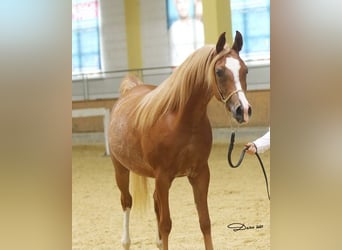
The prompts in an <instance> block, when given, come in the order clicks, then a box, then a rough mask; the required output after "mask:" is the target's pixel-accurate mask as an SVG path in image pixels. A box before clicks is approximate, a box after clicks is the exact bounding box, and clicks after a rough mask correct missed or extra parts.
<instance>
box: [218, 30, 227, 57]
mask: <svg viewBox="0 0 342 250" xmlns="http://www.w3.org/2000/svg"><path fill="white" fill-rule="evenodd" d="M224 45H226V32H223V33H222V34H221V35H220V37H219V39H218V41H217V43H216V53H217V54H218V53H220V52H221V51H222V50H223V48H224Z"/></svg>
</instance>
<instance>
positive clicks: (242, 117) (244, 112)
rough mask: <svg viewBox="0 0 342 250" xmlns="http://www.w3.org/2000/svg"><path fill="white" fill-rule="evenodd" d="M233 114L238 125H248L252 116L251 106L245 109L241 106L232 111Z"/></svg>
mask: <svg viewBox="0 0 342 250" xmlns="http://www.w3.org/2000/svg"><path fill="white" fill-rule="evenodd" d="M232 113H233V116H234V118H235V119H236V121H237V122H238V123H248V121H249V118H250V117H251V115H252V108H251V106H249V105H248V107H247V108H245V107H243V106H242V105H241V104H240V105H239V106H237V107H236V108H235V109H233V110H232Z"/></svg>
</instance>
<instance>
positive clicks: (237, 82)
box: [213, 31, 252, 123]
mask: <svg viewBox="0 0 342 250" xmlns="http://www.w3.org/2000/svg"><path fill="white" fill-rule="evenodd" d="M225 44H226V38H225V33H222V34H221V36H220V37H219V39H218V41H217V44H216V53H217V54H218V55H220V52H224V51H227V50H226V49H224V47H225ZM242 44H243V41H242V35H241V34H240V32H238V31H236V36H235V40H234V43H233V46H232V48H231V49H230V50H229V52H228V53H221V54H222V56H221V57H219V59H218V60H217V61H216V63H215V66H214V71H215V72H214V74H215V83H214V84H216V87H214V88H213V90H214V94H215V96H216V98H217V99H218V100H219V101H222V102H224V104H225V106H226V108H227V109H228V110H229V111H230V112H231V113H232V114H233V117H234V118H235V119H236V121H237V122H239V123H243V122H248V120H249V117H250V116H251V114H252V108H251V106H250V105H249V103H248V101H247V98H246V96H245V91H246V89H247V83H246V75H247V72H248V69H247V66H246V64H245V63H244V62H243V61H242V60H241V58H240V56H239V52H240V50H241V48H242Z"/></svg>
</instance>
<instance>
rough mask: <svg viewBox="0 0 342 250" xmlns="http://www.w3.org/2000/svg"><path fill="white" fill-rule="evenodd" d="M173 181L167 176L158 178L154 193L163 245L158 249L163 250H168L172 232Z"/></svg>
mask: <svg viewBox="0 0 342 250" xmlns="http://www.w3.org/2000/svg"><path fill="white" fill-rule="evenodd" d="M171 182H172V179H170V178H168V177H166V176H158V177H156V186H155V193H154V202H155V209H156V215H157V220H158V218H159V220H158V231H159V235H160V238H161V243H162V246H161V245H160V243H159V244H158V242H157V244H158V245H159V246H158V247H162V249H163V250H168V249H169V246H168V240H169V234H170V232H171V227H172V222H171V218H170V208H169V189H170V186H171Z"/></svg>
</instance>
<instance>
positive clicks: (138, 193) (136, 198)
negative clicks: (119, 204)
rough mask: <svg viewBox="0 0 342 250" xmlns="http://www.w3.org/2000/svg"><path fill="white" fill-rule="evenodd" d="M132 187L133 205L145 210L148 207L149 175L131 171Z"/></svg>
mask: <svg viewBox="0 0 342 250" xmlns="http://www.w3.org/2000/svg"><path fill="white" fill-rule="evenodd" d="M131 187H132V194H133V207H134V208H137V210H140V211H143V212H145V211H146V208H147V207H148V202H147V201H148V183H147V177H145V176H141V175H137V174H135V173H133V172H131Z"/></svg>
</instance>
